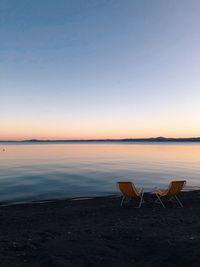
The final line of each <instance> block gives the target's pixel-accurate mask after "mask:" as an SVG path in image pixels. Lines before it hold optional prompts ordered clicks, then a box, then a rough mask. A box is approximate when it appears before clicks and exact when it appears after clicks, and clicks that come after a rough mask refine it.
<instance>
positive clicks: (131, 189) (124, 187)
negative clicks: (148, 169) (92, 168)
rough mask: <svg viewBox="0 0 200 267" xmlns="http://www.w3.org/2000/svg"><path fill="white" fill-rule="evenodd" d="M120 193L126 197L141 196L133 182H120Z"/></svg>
mask: <svg viewBox="0 0 200 267" xmlns="http://www.w3.org/2000/svg"><path fill="white" fill-rule="evenodd" d="M117 184H118V186H119V189H120V191H121V192H122V194H123V196H125V197H137V196H138V195H139V193H138V191H137V189H136V188H135V186H134V184H133V183H132V182H118V183H117Z"/></svg>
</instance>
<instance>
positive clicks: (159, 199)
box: [156, 193, 165, 208]
mask: <svg viewBox="0 0 200 267" xmlns="http://www.w3.org/2000/svg"><path fill="white" fill-rule="evenodd" d="M156 196H157V198H158V201H159V203H160V204H161V205H162V206H163V208H165V205H164V204H163V202H162V200H161V198H160V196H159V195H158V194H157V193H156Z"/></svg>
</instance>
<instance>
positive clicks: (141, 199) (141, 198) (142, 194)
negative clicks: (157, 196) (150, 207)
mask: <svg viewBox="0 0 200 267" xmlns="http://www.w3.org/2000/svg"><path fill="white" fill-rule="evenodd" d="M143 196H144V191H142V193H141V197H140V203H139V206H138V207H136V208H140V207H141V206H142V203H143Z"/></svg>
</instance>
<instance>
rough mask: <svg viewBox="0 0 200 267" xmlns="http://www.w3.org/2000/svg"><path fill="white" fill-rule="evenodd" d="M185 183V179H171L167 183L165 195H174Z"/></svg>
mask: <svg viewBox="0 0 200 267" xmlns="http://www.w3.org/2000/svg"><path fill="white" fill-rule="evenodd" d="M185 184H186V181H172V182H171V183H170V185H169V189H168V192H167V195H168V196H175V195H176V194H178V193H179V192H180V191H181V190H182V189H183V187H184V186H185Z"/></svg>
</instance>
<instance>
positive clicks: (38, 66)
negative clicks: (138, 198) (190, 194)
mask: <svg viewBox="0 0 200 267" xmlns="http://www.w3.org/2000/svg"><path fill="white" fill-rule="evenodd" d="M0 111H1V112H0V139H1V140H2V139H3V140H5V139H27V138H28V139H29V138H41V139H68V138H69V139H77V138H124V137H150V136H169V137H177V136H179V137H189V136H200V1H199V0H167V1H164V0H151V1H149V0H124V1H123V0H110V1H109V0H107V1H106V0H98V1H96V0H76V1H74V0H70V1H69V0H34V1H33V0H19V1H15V0H9V1H8V0H0Z"/></svg>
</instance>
